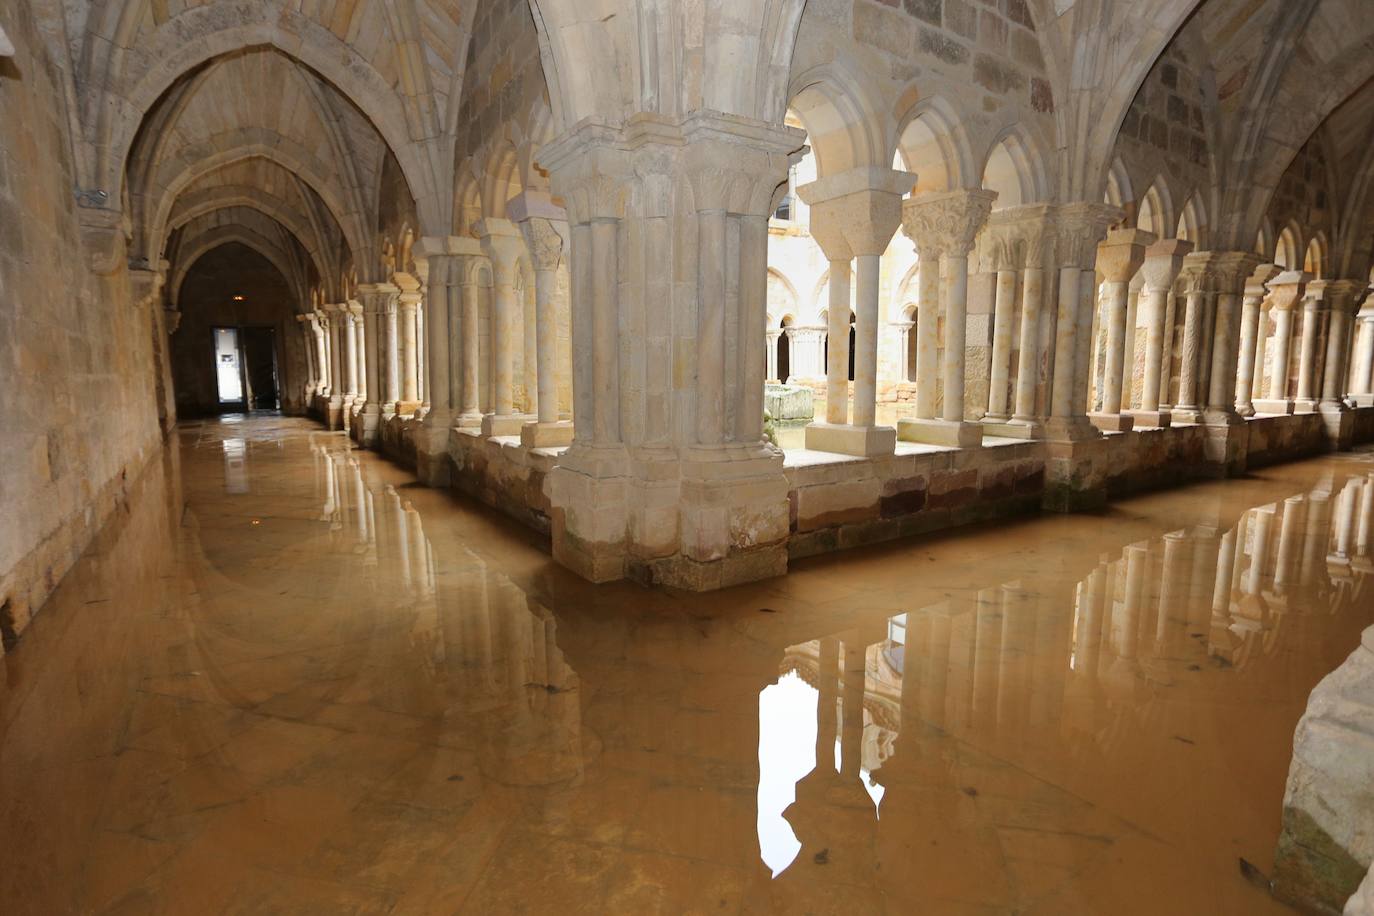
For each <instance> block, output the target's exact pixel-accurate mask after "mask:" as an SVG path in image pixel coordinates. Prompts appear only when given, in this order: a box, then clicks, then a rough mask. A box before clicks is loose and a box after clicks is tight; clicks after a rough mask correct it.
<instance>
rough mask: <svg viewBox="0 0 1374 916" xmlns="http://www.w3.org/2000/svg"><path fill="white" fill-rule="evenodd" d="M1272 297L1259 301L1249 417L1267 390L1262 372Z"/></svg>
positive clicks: (1265, 359)
mask: <svg viewBox="0 0 1374 916" xmlns="http://www.w3.org/2000/svg"><path fill="white" fill-rule="evenodd" d="M1272 299H1273V296H1272V295H1270V294H1269V293H1268V291H1267V284H1266V293H1265V296H1264V299H1263V300H1261V301H1260V314H1259V328H1258V331H1257V333H1256V336H1255V373H1254V376H1253V377H1252V378H1251V381H1250V400H1249V404H1250V411H1251V413H1250V416H1254V414H1255V401H1257V400H1261V399H1262V398H1263V397H1264V395H1265V393H1266V392H1267V391H1268V390H1269V388H1268V386H1266V385H1265V383H1264V382H1265V379H1264V371H1265V367H1266V366H1267V365H1268V359H1269V335H1270V334H1271V333H1272V332H1271V331H1270V329H1271V328H1272V327H1273V325H1274V321H1273V311H1272V309H1273V303H1272V301H1271V300H1272Z"/></svg>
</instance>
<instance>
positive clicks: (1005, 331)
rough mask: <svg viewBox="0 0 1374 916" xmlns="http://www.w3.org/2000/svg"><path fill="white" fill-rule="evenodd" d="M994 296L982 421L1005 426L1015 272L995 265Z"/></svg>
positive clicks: (1008, 413) (1004, 264)
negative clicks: (986, 404) (990, 364)
mask: <svg viewBox="0 0 1374 916" xmlns="http://www.w3.org/2000/svg"><path fill="white" fill-rule="evenodd" d="M996 273H997V293H996V298H995V300H994V302H993V317H992V355H991V360H992V371H991V375H990V377H989V380H988V409H987V413H985V414H984V415H983V419H984V420H986V421H990V422H994V423H1005V422H1006V421H1007V420H1009V419H1011V410H1010V404H1009V398H1008V395H1009V393H1010V392H1009V390H1008V386H1009V383H1010V379H1011V336H1012V329H1013V326H1014V318H1015V314H1014V313H1015V312H1016V271H1015V270H1014V269H1013V268H1012V267H1011V265H1010V263H1009V261H1005V260H1004V261H999V262H998V269H997V271H996Z"/></svg>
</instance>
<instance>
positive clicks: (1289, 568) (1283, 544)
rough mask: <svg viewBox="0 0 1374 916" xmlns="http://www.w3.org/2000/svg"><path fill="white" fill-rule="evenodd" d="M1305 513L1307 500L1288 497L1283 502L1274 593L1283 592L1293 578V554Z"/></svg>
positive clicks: (1300, 497) (1300, 533)
mask: <svg viewBox="0 0 1374 916" xmlns="http://www.w3.org/2000/svg"><path fill="white" fill-rule="evenodd" d="M1306 511H1307V500H1305V499H1303V498H1302V496H1290V497H1288V498H1287V499H1285V500H1284V501H1283V518H1282V519H1281V520H1280V521H1279V549H1278V556H1277V558H1276V559H1275V560H1274V591H1276V592H1282V591H1284V590H1285V589H1286V588H1287V586H1288V583H1289V580H1290V579H1292V577H1293V561H1294V559H1295V556H1294V553H1295V552H1296V551H1297V548H1298V539H1299V538H1300V537H1301V536H1302V523H1303V517H1304V516H1305V515H1306Z"/></svg>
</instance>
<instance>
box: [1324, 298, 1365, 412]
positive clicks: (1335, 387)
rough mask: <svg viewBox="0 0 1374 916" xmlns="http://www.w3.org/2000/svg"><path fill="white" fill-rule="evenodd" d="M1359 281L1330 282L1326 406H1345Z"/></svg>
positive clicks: (1325, 385) (1325, 383)
mask: <svg viewBox="0 0 1374 916" xmlns="http://www.w3.org/2000/svg"><path fill="white" fill-rule="evenodd" d="M1362 285H1363V284H1360V283H1358V282H1356V281H1353V280H1336V281H1333V282H1332V283H1331V284H1330V285H1329V286H1328V293H1329V299H1330V301H1331V323H1330V325H1329V326H1328V328H1327V336H1326V366H1325V371H1324V373H1323V377H1322V404H1323V405H1324V409H1325V408H1328V407H1335V406H1336V405H1340V408H1342V409H1344V408H1346V406H1347V405H1346V404H1345V395H1346V394H1347V392H1346V391H1345V387H1346V380H1347V379H1348V377H1349V375H1350V372H1349V367H1350V363H1349V356H1350V353H1351V350H1352V343H1351V331H1352V329H1353V327H1354V324H1355V311H1356V309H1358V308H1359V304H1360V303H1359V299H1357V298H1356V296H1357V295H1358V294H1359V291H1360V287H1361V286H1362Z"/></svg>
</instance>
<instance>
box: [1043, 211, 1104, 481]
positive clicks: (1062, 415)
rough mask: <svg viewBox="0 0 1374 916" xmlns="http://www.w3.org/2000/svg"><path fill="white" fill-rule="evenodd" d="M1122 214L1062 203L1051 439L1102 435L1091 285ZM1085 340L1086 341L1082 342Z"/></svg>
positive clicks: (1069, 470) (1066, 465)
mask: <svg viewBox="0 0 1374 916" xmlns="http://www.w3.org/2000/svg"><path fill="white" fill-rule="evenodd" d="M1120 215H1121V211H1120V210H1118V209H1117V208H1115V207H1110V206H1107V205H1105V204H1097V203H1091V204H1089V203H1076V204H1068V205H1065V206H1062V207H1060V208H1059V218H1058V227H1059V246H1058V248H1059V250H1058V260H1059V262H1060V268H1059V305H1058V311H1057V314H1056V316H1055V338H1054V340H1055V352H1054V380H1053V387H1052V389H1051V392H1050V395H1051V397H1050V420H1049V422H1048V423H1047V424H1046V435H1047V436H1048V437H1049V438H1050V439H1052V440H1057V441H1060V442H1075V441H1078V440H1082V439H1094V438H1097V437H1099V436H1100V435H1101V433H1100V432H1099V431H1098V430H1097V428H1096V427H1094V426H1093V425H1092V424H1091V423H1090V422H1089V421H1088V417H1087V401H1088V359H1087V357H1088V350H1087V349H1086V343H1087V341H1088V338H1087V336H1086V335H1088V334H1089V333H1090V329H1091V328H1092V313H1093V303H1094V300H1095V298H1096V297H1094V296H1093V295H1091V289H1092V282H1093V277H1094V272H1093V264H1094V262H1095V261H1096V257H1097V246H1098V243H1099V242H1100V241H1101V240H1102V238H1103V237H1104V236H1105V235H1106V232H1107V227H1108V226H1109V225H1111V224H1112V223H1113V222H1115V221H1116V220H1117V219H1119V218H1120ZM1084 284H1087V285H1086V286H1085V285H1084ZM1080 340H1082V341H1083V343H1084V345H1085V346H1084V347H1079V346H1078V344H1079V341H1080ZM1080 351H1081V353H1080ZM1060 471H1063V472H1065V473H1068V474H1070V476H1071V477H1072V476H1073V475H1074V473H1075V472H1074V471H1073V468H1072V462H1071V461H1069V462H1064V463H1062V464H1061V465H1060V466H1058V467H1057V468H1056V469H1055V470H1054V472H1053V473H1052V474H1051V476H1052V477H1053V476H1054V475H1055V474H1057V473H1058V472H1060ZM1065 482H1070V481H1065Z"/></svg>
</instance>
